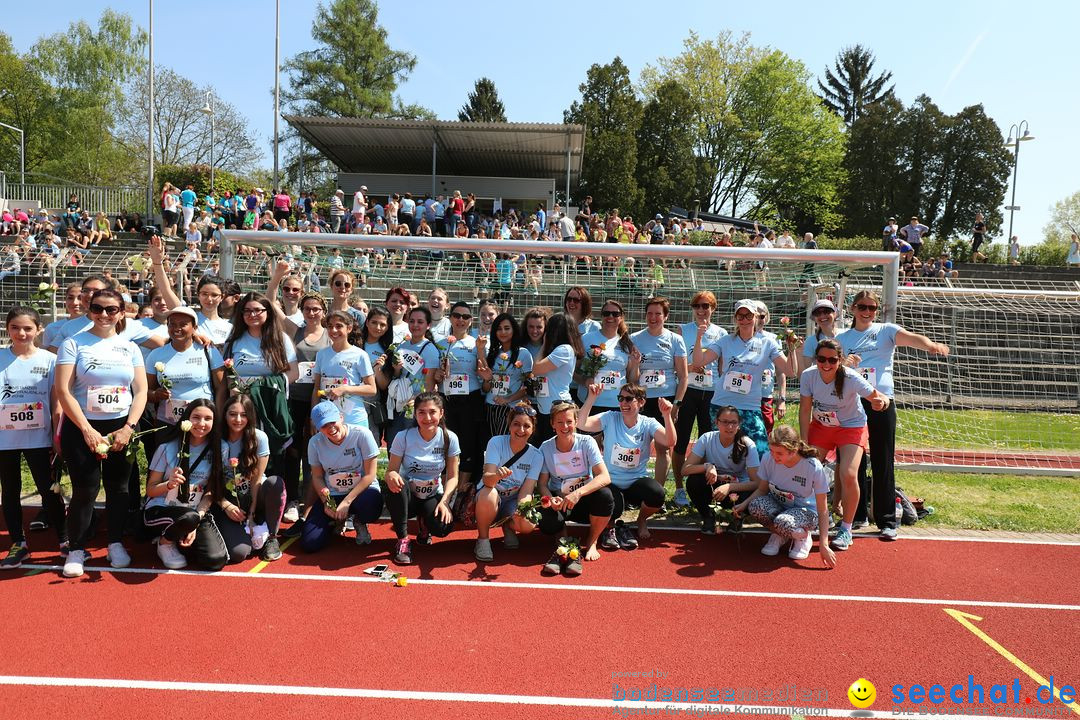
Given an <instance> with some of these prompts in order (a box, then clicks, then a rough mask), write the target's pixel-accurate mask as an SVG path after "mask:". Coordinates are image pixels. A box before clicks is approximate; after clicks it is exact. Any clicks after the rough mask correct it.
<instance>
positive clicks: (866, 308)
mask: <svg viewBox="0 0 1080 720" xmlns="http://www.w3.org/2000/svg"><path fill="white" fill-rule="evenodd" d="M855 309H856V310H858V311H859V312H877V309H878V306H877V305H864V304H863V303H859V304H858V305H856V306H855Z"/></svg>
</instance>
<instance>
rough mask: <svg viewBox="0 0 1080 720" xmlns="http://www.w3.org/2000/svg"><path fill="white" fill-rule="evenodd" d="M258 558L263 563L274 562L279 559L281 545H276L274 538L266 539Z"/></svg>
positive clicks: (276, 540) (276, 541)
mask: <svg viewBox="0 0 1080 720" xmlns="http://www.w3.org/2000/svg"><path fill="white" fill-rule="evenodd" d="M259 557H260V558H261V559H262V560H263V562H274V561H275V560H280V559H281V545H280V544H279V543H278V539H277V538H276V537H274V536H271V537H268V538H267V539H266V542H265V543H263V546H262V552H261V553H259Z"/></svg>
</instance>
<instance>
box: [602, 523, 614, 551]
mask: <svg viewBox="0 0 1080 720" xmlns="http://www.w3.org/2000/svg"><path fill="white" fill-rule="evenodd" d="M598 544H599V545H600V547H602V548H603V549H605V550H618V549H619V539H618V538H617V537H615V528H613V527H609V528H604V532H602V533H600V542H599V543H598Z"/></svg>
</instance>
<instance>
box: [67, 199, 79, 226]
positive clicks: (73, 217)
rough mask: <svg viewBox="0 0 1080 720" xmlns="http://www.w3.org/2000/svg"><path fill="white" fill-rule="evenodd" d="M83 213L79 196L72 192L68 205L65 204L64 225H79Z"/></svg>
mask: <svg viewBox="0 0 1080 720" xmlns="http://www.w3.org/2000/svg"><path fill="white" fill-rule="evenodd" d="M81 214H82V207H80V205H79V196H78V195H76V194H75V193H72V194H71V197H69V198H68V202H67V205H65V206H64V226H65V227H69V228H73V227H75V226H77V225H78V224H79V216H80V215H81Z"/></svg>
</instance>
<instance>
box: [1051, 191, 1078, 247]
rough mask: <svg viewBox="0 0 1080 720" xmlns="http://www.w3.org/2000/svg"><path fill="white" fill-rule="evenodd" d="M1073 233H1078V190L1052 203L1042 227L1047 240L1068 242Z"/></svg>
mask: <svg viewBox="0 0 1080 720" xmlns="http://www.w3.org/2000/svg"><path fill="white" fill-rule="evenodd" d="M1073 233H1077V234H1080V190H1078V191H1077V192H1074V193H1073V194H1072V195H1070V196H1068V197H1067V198H1063V199H1061V200H1058V201H1057V202H1056V203H1054V207H1053V209H1052V210H1051V211H1050V222H1048V223H1046V227H1044V228H1043V235H1044V236H1045V238H1046V240H1047V241H1048V242H1062V243H1064V242H1069V241H1070V240H1071V237H1070V236H1071V235H1072V234H1073Z"/></svg>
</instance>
